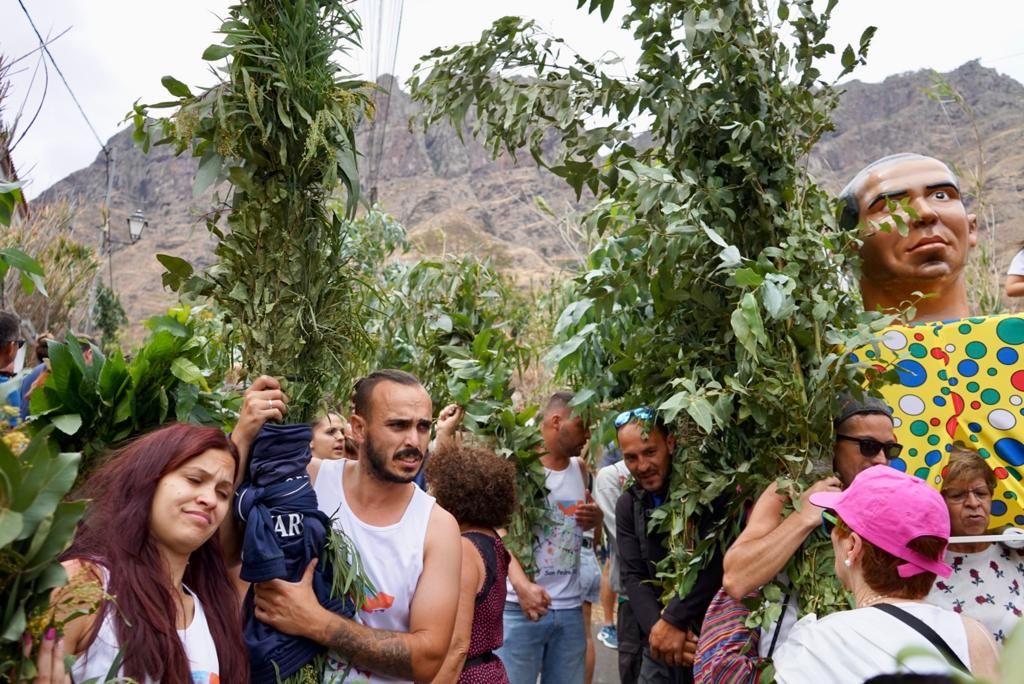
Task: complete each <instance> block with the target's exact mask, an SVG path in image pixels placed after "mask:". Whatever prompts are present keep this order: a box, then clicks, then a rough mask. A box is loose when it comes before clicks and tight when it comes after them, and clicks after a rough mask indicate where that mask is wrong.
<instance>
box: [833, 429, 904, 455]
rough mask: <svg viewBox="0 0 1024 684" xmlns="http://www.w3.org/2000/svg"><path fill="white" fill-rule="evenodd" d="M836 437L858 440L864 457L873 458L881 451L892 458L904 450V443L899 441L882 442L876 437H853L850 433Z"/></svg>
mask: <svg viewBox="0 0 1024 684" xmlns="http://www.w3.org/2000/svg"><path fill="white" fill-rule="evenodd" d="M836 439H845V440H846V441H847V442H856V443H857V446H858V448H860V455H861V456H863V457H864V458H873V457H874V456H875V455H876V454H878V452H879V451H881V452H882V453H884V454H885V458H886V459H888V460H890V461H891V460H892V459H894V458H896V457H897V456H899V455H900V452H902V451H903V445H902V444H900V443H899V442H880V441H878V440H877V439H875V438H874V437H851V436H850V435H836Z"/></svg>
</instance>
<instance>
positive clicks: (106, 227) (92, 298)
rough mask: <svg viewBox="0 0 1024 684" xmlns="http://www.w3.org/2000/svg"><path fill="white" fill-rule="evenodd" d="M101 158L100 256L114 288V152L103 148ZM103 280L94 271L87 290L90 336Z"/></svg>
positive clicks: (86, 330) (86, 326)
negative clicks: (103, 161)
mask: <svg viewBox="0 0 1024 684" xmlns="http://www.w3.org/2000/svg"><path fill="white" fill-rule="evenodd" d="M103 156H104V157H105V159H106V163H107V192H106V194H105V195H104V197H103V207H102V208H101V209H100V211H102V212H103V226H102V227H101V228H100V230H101V231H102V233H101V235H100V255H101V256H102V253H103V251H104V250H106V252H107V267H108V269H109V271H110V287H111V288H113V287H114V264H113V261H112V260H111V255H110V249H111V243H110V194H111V191H112V190H113V189H114V150H113V148H111V147H107V146H106V145H104V146H103ZM102 279H103V270H102V268H98V269H96V277H95V278H93V280H92V287H91V288H90V289H89V304H88V308H87V309H86V317H85V334H86V335H92V331H93V323H94V321H93V318H94V314H93V310H94V309H95V308H96V292H97V290H99V286H100V282H101V281H102Z"/></svg>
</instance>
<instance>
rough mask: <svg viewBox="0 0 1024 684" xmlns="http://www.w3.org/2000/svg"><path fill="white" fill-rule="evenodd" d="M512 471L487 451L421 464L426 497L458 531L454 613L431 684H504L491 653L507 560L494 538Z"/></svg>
mask: <svg viewBox="0 0 1024 684" xmlns="http://www.w3.org/2000/svg"><path fill="white" fill-rule="evenodd" d="M515 476H516V470H515V466H514V465H513V464H512V463H511V462H509V461H506V460H505V459H503V458H500V457H499V456H497V455H495V453H494V452H493V451H489V450H487V449H479V448H472V447H451V448H447V449H443V450H442V451H440V452H438V453H436V454H434V455H433V456H431V457H430V460H429V461H427V465H426V477H427V484H428V485H429V488H430V493H431V494H432V495H433V496H434V497H435V498H436V499H437V503H438V504H439V505H440V506H441V507H442V508H444V509H445V510H447V511H448V512H449V513H451V514H452V516H454V517H455V519H456V520H457V521H458V523H459V527H460V529H461V530H462V580H461V592H460V595H459V611H458V614H457V616H456V619H455V633H454V634H453V635H452V643H451V647H450V648H449V649H448V657H447V658H446V659H445V661H444V665H442V667H441V671H440V672H439V673H438V675H437V676H436V677H435V678H434V684H453V683H455V682H458V683H459V684H508V674H507V673H506V672H505V666H504V664H502V662H501V659H499V658H498V656H497V655H495V653H494V651H495V650H496V649H497V648H498V647H499V646H501V644H502V638H503V633H504V624H503V622H502V611H503V610H504V608H505V578H506V576H507V574H508V562H509V555H508V552H507V551H506V550H505V545H504V544H502V542H501V537H500V536H498V532H497V529H498V528H501V527H503V526H504V525H505V524H506V523H507V522H508V519H509V517H510V516H511V515H512V509H513V508H515V504H516V485H515Z"/></svg>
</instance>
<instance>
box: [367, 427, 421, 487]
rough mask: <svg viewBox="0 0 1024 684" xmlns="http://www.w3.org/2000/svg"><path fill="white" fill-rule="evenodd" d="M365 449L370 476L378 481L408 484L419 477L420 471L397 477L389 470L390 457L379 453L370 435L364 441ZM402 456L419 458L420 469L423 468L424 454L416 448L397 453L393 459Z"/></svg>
mask: <svg viewBox="0 0 1024 684" xmlns="http://www.w3.org/2000/svg"><path fill="white" fill-rule="evenodd" d="M363 448H364V449H366V462H367V463H368V464H369V466H370V474H371V475H373V476H374V477H376V478H377V479H378V480H383V481H384V482H394V483H396V484H407V483H409V482H412V481H413V480H415V479H416V476H417V475H419V470H417V471H416V472H415V473H413V474H412V475H408V476H405V475H397V474H395V473H393V472H391V471H390V470H388V461H389V459H388V457H387V456H385V455H384V454H382V453H380V452H379V451H377V449H376V448H375V447H374V444H373V439H371V438H370V436H369V435H366V438H365V439H364V440H363ZM402 456H417V457H419V459H420V467H422V466H423V452H421V451H420V450H419V449H417V448H415V447H410V448H408V449H402V450H401V451H396V452H395V455H394V457H393V458H400V457H402Z"/></svg>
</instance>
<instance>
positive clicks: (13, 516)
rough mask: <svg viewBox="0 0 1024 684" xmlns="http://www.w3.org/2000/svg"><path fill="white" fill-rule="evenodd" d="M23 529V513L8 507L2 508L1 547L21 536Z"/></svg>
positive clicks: (0, 512)
mask: <svg viewBox="0 0 1024 684" xmlns="http://www.w3.org/2000/svg"><path fill="white" fill-rule="evenodd" d="M21 530H22V518H21V514H20V513H18V512H17V511H12V510H10V509H7V508H0V548H3V547H5V546H7V545H8V544H10V543H11V542H12V541H14V540H15V539H17V538H18V537H20V536H21Z"/></svg>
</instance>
